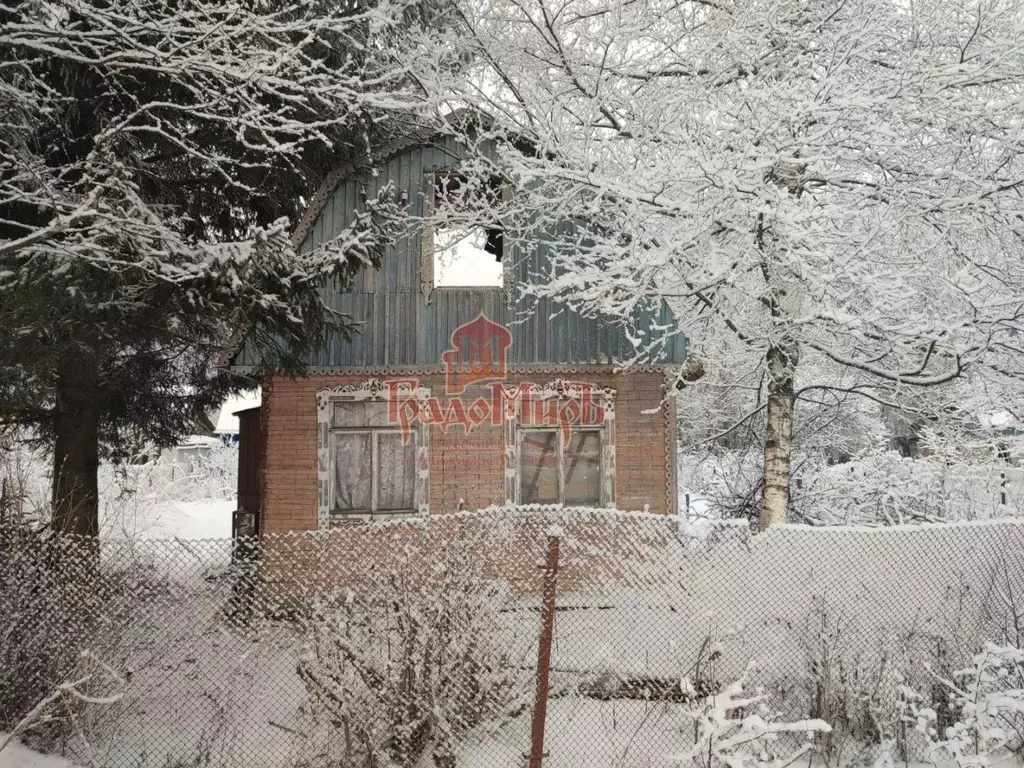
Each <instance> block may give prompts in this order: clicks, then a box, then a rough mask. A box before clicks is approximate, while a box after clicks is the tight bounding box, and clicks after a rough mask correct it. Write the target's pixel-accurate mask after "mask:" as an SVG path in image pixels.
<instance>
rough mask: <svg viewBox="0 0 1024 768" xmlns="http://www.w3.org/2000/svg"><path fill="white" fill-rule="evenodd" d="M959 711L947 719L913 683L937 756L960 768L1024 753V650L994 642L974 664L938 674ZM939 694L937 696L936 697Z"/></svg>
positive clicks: (922, 724) (912, 705) (917, 716)
mask: <svg viewBox="0 0 1024 768" xmlns="http://www.w3.org/2000/svg"><path fill="white" fill-rule="evenodd" d="M936 681H937V683H938V685H939V686H941V687H942V688H943V689H944V690H945V691H946V692H947V693H948V698H949V703H950V706H951V708H952V710H953V713H954V716H953V718H954V719H953V721H952V723H951V724H946V723H943V722H942V720H943V718H941V717H940V713H938V712H937V711H936V709H935V708H934V706H933V704H932V703H931V701H929V700H926V699H925V698H924V697H922V696H921V695H920V694H919V693H918V692H916V691H914V690H910V689H907V690H906V691H905V697H906V701H907V707H908V710H909V712H910V715H911V717H912V718H913V720H914V721H915V722H916V725H917V730H918V732H919V733H921V734H922V735H923V736H924V737H925V739H926V740H927V743H928V752H929V757H930V758H931V759H932V761H933V762H939V761H943V760H952V761H953V762H955V763H956V765H957V766H959V768H976V767H977V766H988V765H995V764H998V763H1002V762H1004V761H1006V760H1007V759H1008V758H1010V757H1013V758H1014V760H1013V762H1014V764H1016V763H1017V762H1018V761H1019V758H1020V755H1021V754H1022V753H1024V651H1022V650H1021V649H1020V648H1017V647H1015V646H1009V645H996V644H994V643H988V644H986V645H985V647H984V648H983V649H982V650H981V652H979V653H977V654H976V655H975V656H974V658H973V659H972V660H971V663H970V665H969V666H967V667H966V668H964V669H961V670H958V671H957V672H955V673H953V675H952V676H951V677H950V678H942V677H938V676H937V677H936ZM932 698H933V699H934V697H932Z"/></svg>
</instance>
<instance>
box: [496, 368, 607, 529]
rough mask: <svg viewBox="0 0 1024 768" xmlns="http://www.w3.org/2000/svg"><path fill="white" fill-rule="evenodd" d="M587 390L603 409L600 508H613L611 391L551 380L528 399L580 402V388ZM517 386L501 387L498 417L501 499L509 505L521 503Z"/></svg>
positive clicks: (520, 453)
mask: <svg viewBox="0 0 1024 768" xmlns="http://www.w3.org/2000/svg"><path fill="white" fill-rule="evenodd" d="M588 386H589V387H590V393H591V395H592V396H593V397H594V399H595V400H597V401H599V405H600V406H601V407H602V408H603V409H604V422H603V423H602V425H601V427H600V432H601V501H600V503H601V505H602V506H605V507H609V508H613V509H614V508H615V502H616V497H615V492H616V486H615V474H616V462H615V396H616V391H615V390H614V389H612V388H611V387H594V386H592V385H588V384H587V383H586V382H579V381H572V380H568V379H555V380H554V381H550V382H548V383H547V384H545V385H544V386H541V387H534V388H533V394H532V396H533V397H535V398H537V397H539V398H540V399H551V398H558V399H567V400H568V399H581V398H582V397H583V392H584V387H588ZM518 389H519V388H518V385H511V386H503V387H502V414H503V422H504V427H503V431H504V441H505V498H506V500H507V501H508V502H509V503H511V504H520V503H522V493H521V488H520V482H519V480H520V467H521V458H522V448H521V446H520V433H521V432H522V430H521V428H520V426H519V422H520V420H521V413H520V404H521V402H522V401H521V400H520V399H519V398H518V397H516V395H517V393H518ZM509 399H511V400H512V401H513V402H514V403H515V408H509V407H508V405H507V404H506V401H507V400H509Z"/></svg>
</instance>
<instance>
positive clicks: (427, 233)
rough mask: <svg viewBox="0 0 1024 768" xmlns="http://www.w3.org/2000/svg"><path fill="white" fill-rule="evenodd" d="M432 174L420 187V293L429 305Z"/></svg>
mask: <svg viewBox="0 0 1024 768" xmlns="http://www.w3.org/2000/svg"><path fill="white" fill-rule="evenodd" d="M433 216H434V174H433V173H431V174H429V175H427V176H424V177H423V183H422V184H421V185H420V293H422V294H423V300H424V301H425V302H426V303H427V304H429V303H430V294H431V293H432V292H433V290H434V221H433Z"/></svg>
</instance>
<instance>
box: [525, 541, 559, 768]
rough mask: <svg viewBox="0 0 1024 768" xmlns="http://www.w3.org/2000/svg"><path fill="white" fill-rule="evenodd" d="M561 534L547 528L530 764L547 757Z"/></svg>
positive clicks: (533, 767)
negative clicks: (546, 729)
mask: <svg viewBox="0 0 1024 768" xmlns="http://www.w3.org/2000/svg"><path fill="white" fill-rule="evenodd" d="M560 538H561V531H560V530H558V529H557V528H556V527H553V528H552V529H551V530H549V531H548V558H547V562H546V563H545V564H544V590H543V592H542V596H541V605H540V641H539V642H538V643H537V696H536V699H535V701H534V705H533V729H532V730H531V732H530V763H529V768H541V766H542V764H543V762H544V757H545V755H544V720H545V717H546V716H547V711H548V673H549V672H550V671H551V642H552V640H553V638H554V629H555V595H556V591H557V590H556V588H557V584H558V545H559V540H560Z"/></svg>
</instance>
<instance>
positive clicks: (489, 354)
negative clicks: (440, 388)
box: [441, 312, 512, 395]
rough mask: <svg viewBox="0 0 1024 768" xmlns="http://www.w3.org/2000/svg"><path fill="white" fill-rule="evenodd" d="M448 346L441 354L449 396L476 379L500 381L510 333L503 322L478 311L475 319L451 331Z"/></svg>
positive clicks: (509, 342) (476, 380)
mask: <svg viewBox="0 0 1024 768" xmlns="http://www.w3.org/2000/svg"><path fill="white" fill-rule="evenodd" d="M450 343H451V348H450V349H447V350H445V351H444V352H443V353H442V355H441V361H442V362H443V363H444V365H445V370H446V371H447V376H446V380H445V388H446V389H447V392H448V394H449V395H459V394H462V393H463V392H464V391H465V389H466V387H467V386H469V385H470V384H473V383H474V382H478V381H500V380H502V379H504V378H505V374H506V372H507V370H508V359H507V358H508V348H509V347H511V346H512V334H511V333H509V331H508V329H507V328H506V327H505V326H503V325H498V323H495V322H492V321H491V320H490V319H488V317H487V316H486V315H485V314H484V313H483V312H481V313H480V314H479V315H477V317H476V320H473V321H471V322H468V323H463V324H462V325H460V326H459V327H458V328H456V329H455V330H454V331H452V335H451V339H450Z"/></svg>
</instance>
